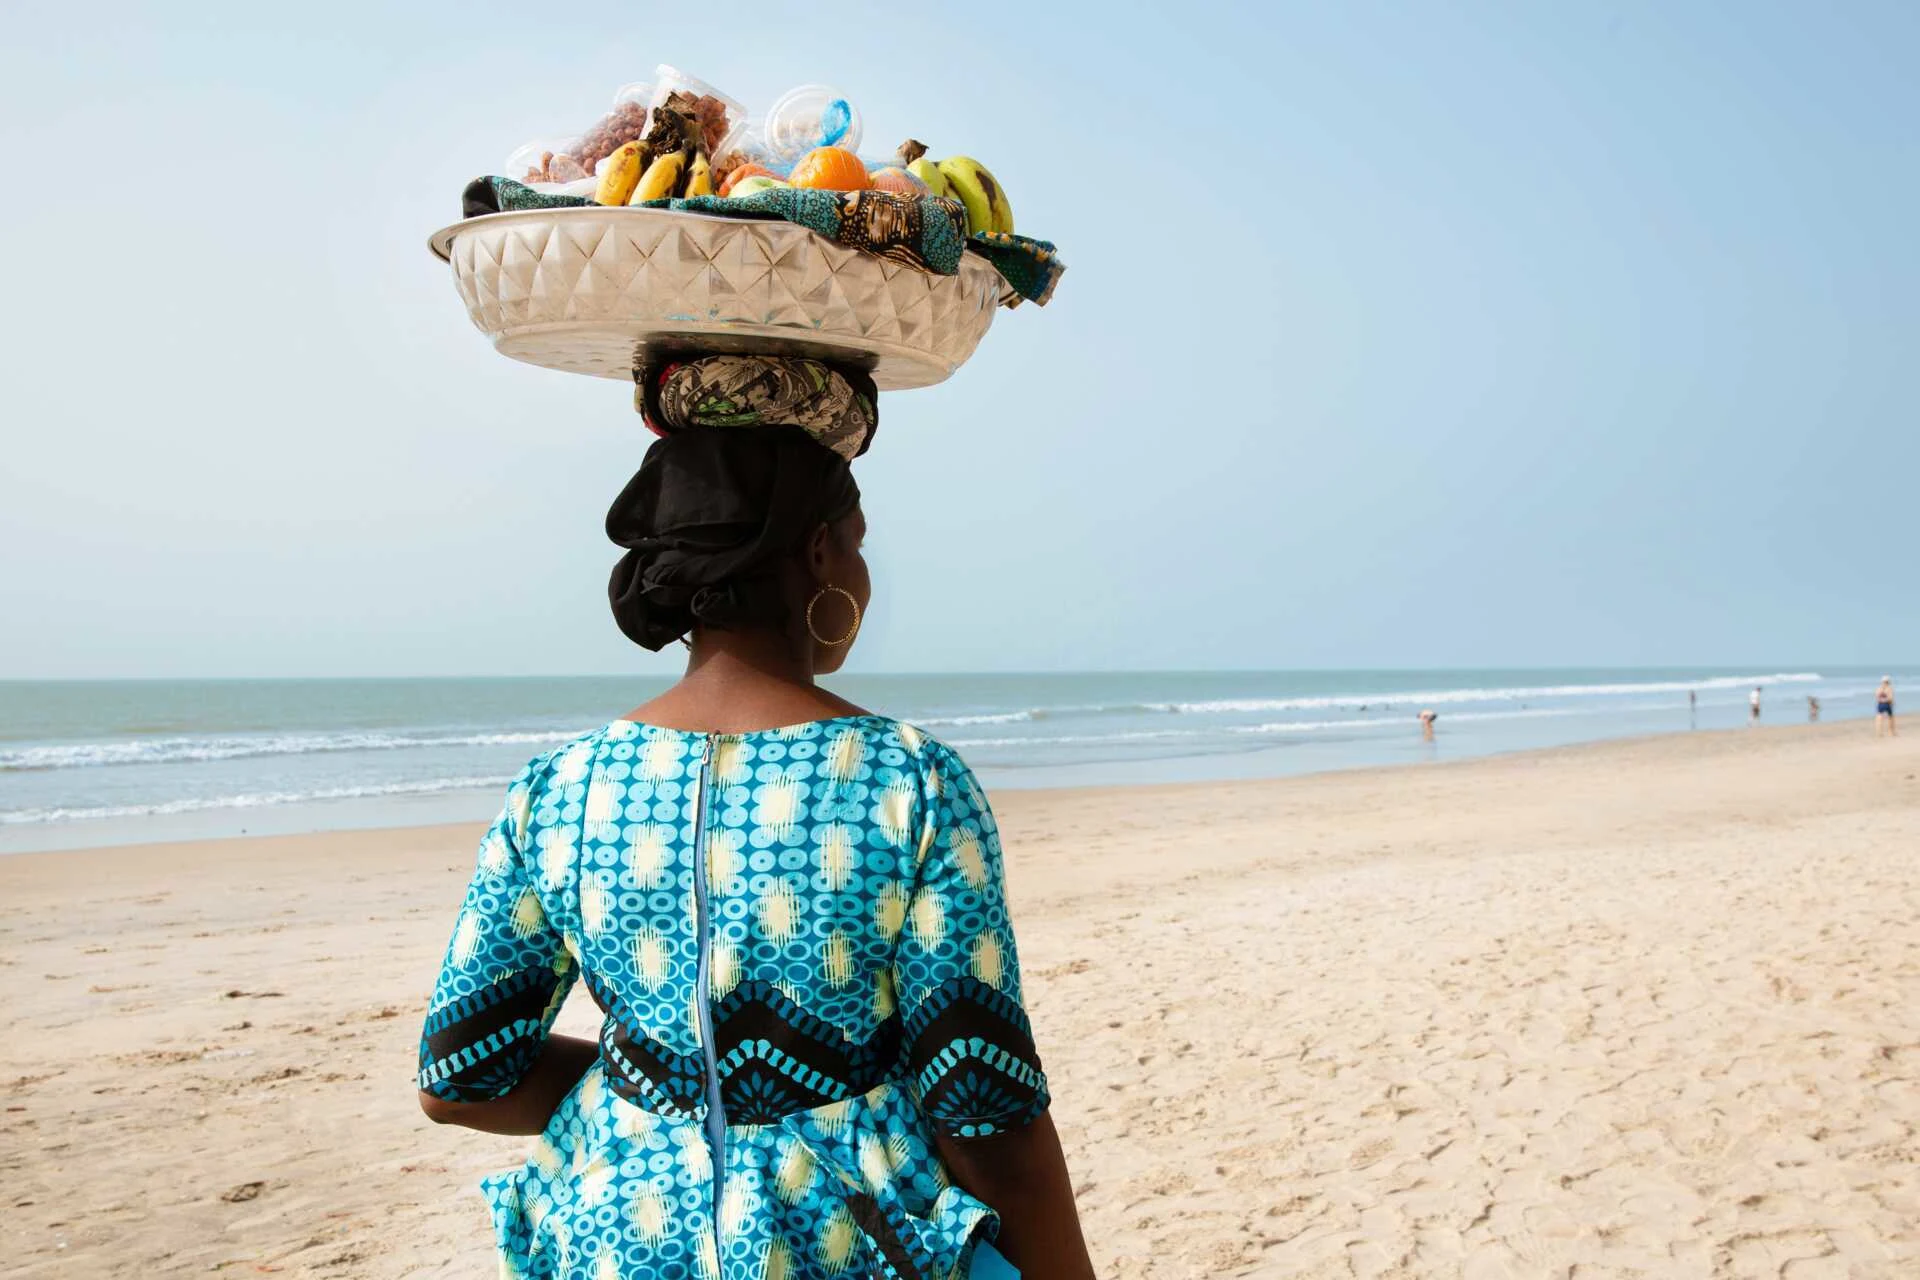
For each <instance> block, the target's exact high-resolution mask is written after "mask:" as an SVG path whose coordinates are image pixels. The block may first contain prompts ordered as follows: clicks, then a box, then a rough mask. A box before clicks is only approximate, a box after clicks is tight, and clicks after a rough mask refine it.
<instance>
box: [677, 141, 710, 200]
mask: <svg viewBox="0 0 1920 1280" xmlns="http://www.w3.org/2000/svg"><path fill="white" fill-rule="evenodd" d="M684 194H686V195H689V196H710V195H712V194H713V166H712V165H710V164H708V163H707V153H706V152H704V151H696V152H694V153H693V168H692V169H691V170H690V171H689V172H688V174H687V189H686V191H685V193H684Z"/></svg>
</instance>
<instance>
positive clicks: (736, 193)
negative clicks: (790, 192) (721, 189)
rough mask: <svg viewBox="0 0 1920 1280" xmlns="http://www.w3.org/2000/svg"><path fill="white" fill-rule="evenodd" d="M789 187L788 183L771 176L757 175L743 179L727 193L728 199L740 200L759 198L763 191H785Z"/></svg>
mask: <svg viewBox="0 0 1920 1280" xmlns="http://www.w3.org/2000/svg"><path fill="white" fill-rule="evenodd" d="M787 186H788V184H787V183H784V182H782V181H780V179H778V178H776V177H774V176H772V175H771V174H765V173H756V174H754V175H753V176H752V177H750V178H742V179H740V181H738V182H736V183H734V184H733V189H732V190H731V191H729V192H727V198H728V199H730V200H739V199H742V198H744V197H746V196H757V195H759V194H760V193H761V192H762V191H785V190H786V189H787Z"/></svg>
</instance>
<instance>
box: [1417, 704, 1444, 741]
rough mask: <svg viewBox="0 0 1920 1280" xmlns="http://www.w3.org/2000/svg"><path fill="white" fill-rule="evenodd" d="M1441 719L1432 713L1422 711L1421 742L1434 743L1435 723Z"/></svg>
mask: <svg viewBox="0 0 1920 1280" xmlns="http://www.w3.org/2000/svg"><path fill="white" fill-rule="evenodd" d="M1439 718H1440V717H1439V716H1437V715H1435V714H1434V713H1433V712H1432V711H1422V712H1421V713H1420V740H1421V741H1422V742H1432V741H1433V722H1434V721H1435V720H1438V719H1439Z"/></svg>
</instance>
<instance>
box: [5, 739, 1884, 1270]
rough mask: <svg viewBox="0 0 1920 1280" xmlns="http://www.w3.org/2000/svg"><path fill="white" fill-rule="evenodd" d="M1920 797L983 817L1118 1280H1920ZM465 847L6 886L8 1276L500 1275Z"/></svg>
mask: <svg viewBox="0 0 1920 1280" xmlns="http://www.w3.org/2000/svg"><path fill="white" fill-rule="evenodd" d="M1443 728H1444V726H1443ZM1917 776H1920V739H1917V738H1916V737H1911V736H1910V737H1907V738H1903V739H1900V740H1897V741H1892V742H1889V741H1876V740H1875V739H1874V738H1873V737H1872V735H1871V729H1870V728H1869V727H1868V726H1866V725H1863V724H1859V723H1854V724H1836V725H1829V726H1816V727H1808V728H1790V729H1774V728H1766V729H1761V730H1757V731H1753V732H1733V733H1718V734H1693V735H1674V736H1669V737H1663V738H1657V739H1645V740H1638V741H1630V742H1615V743H1605V744H1599V745H1594V746H1588V747H1580V748H1571V749H1564V750H1556V751H1550V752H1543V753H1535V754H1527V755H1515V756H1505V757H1499V758H1494V759H1487V760H1479V761H1471V762H1466V763H1461V764H1451V765H1439V766H1426V767H1410V768H1402V769H1384V770H1370V771H1360V772H1353V773H1343V774H1330V775H1322V776H1318V777H1309V778H1297V779H1290V780H1282V781H1273V782H1257V783H1228V784H1205V785H1190V786H1176V787H1162V788H1131V789H1125V790H1089V791H1058V792H1010V793H1007V794H1005V795H1003V796H1001V797H999V798H998V801H997V807H998V809H999V812H1000V817H1001V822H1002V825H1003V827H1004V830H1005V832H1006V836H1007V842H1008V863H1009V875H1010V879H1011V888H1012V893H1013V898H1014V905H1015V911H1016V918H1017V921H1018V924H1019V928H1020V940H1021V947H1022V960H1023V963H1024V966H1025V969H1026V973H1027V983H1028V992H1029V1000H1030V1005H1031V1008H1032V1012H1033V1015H1034V1020H1035V1024H1036V1028H1037V1031H1038V1034H1039V1038H1040V1044H1041V1048H1042V1051H1043V1053H1044V1054H1045V1056H1046V1061H1047V1066H1048V1069H1049V1073H1050V1075H1051V1077H1052V1080H1053V1086H1054V1094H1055V1098H1056V1105H1055V1115H1056V1117H1057V1118H1058V1121H1059V1124H1060V1127H1061V1129H1062V1132H1063V1134H1064V1135H1065V1137H1066V1140H1067V1143H1068V1149H1069V1155H1070V1157H1071V1159H1072V1161H1073V1165H1074V1168H1075V1170H1076V1173H1077V1175H1078V1180H1079V1194H1080V1203H1081V1207H1082V1212H1083V1214H1084V1218H1085V1222H1086V1226H1087V1230H1088V1236H1089V1239H1090V1241H1091V1243H1092V1247H1093V1252H1094V1257H1095V1260H1096V1262H1097V1263H1098V1265H1099V1267H1100V1271H1101V1274H1102V1275H1104V1276H1108V1277H1188V1276H1316V1277H1317V1276H1328V1277H1331V1276H1360V1277H1408V1276H1423V1277H1424V1276H1436V1277H1438V1276H1465V1277H1471V1278H1473V1280H1482V1278H1493V1277H1516V1278H1520V1277H1528V1278H1531V1277H1558V1278H1562V1280H1599V1278H1600V1277H1628V1276H1653V1277H1667V1276H1674V1277H1686V1276H1701V1277H1705V1276H1741V1277H1745V1276H1754V1277H1760V1276H1766V1277H1775V1276H1777V1277H1782V1278H1783V1280H1818V1278H1820V1277H1842V1276H1851V1277H1902V1276H1915V1275H1920V1133H1916V1126H1920V780H1916V779H1917ZM478 834H479V832H478V830H477V828H471V827H460V828H447V827H438V828H421V829H415V830H402V831H383V832H371V833H369V832H354V833H344V834H333V835H317V836H300V837H285V838H275V839H249V840H232V841H220V842H207V843H200V844H185V845H167V846H146V847H130V848H121V849H112V850H102V851H91V852H82V853H58V854H33V855H18V856H12V857H7V858H0V982H4V989H5V991H6V1001H5V1011H4V1014H0V1018H3V1019H4V1025H3V1027H0V1035H3V1036H4V1043H5V1046H6V1047H5V1050H4V1060H3V1061H4V1066H0V1084H3V1085H4V1092H5V1112H4V1115H3V1116H0V1135H3V1138H4V1141H0V1170H4V1173H5V1177H6V1181H7V1184H8V1185H7V1189H6V1193H5V1194H6V1201H5V1203H6V1213H5V1218H4V1240H5V1251H4V1254H3V1255H0V1257H3V1258H4V1261H0V1274H4V1275H8V1276H35V1277H41V1276H44V1277H93V1276H114V1277H121V1276H126V1277H132V1276H142V1277H144V1276H156V1275H175V1274H180V1275H184V1274H189V1273H196V1274H198V1273H207V1272H218V1273H220V1274H223V1275H254V1274H278V1275H286V1276H316V1277H361V1276H364V1277H382V1278H384V1277H400V1276H470V1277H479V1276H491V1275H492V1274H494V1271H493V1262H492V1259H491V1255H490V1249H489V1242H488V1238H487V1232H486V1228H485V1221H484V1212H483V1209H482V1206H481V1203H480V1201H479V1198H478V1196H477V1194H476V1193H475V1192H474V1190H473V1184H474V1182H475V1180H476V1179H477V1178H478V1177H479V1176H480V1175H481V1174H482V1173H483V1172H484V1171H487V1170H490V1169H493V1168H497V1167H501V1166H505V1165H508V1164H511V1163H515V1162H516V1161H517V1160H518V1158H519V1157H518V1154H517V1153H518V1152H519V1150H520V1149H521V1143H520V1142H518V1141H516V1140H508V1139H495V1138H487V1137H483V1136H480V1135H476V1134H471V1133H465V1132H459V1131H452V1130H444V1129H436V1128H434V1127H432V1126H430V1125H429V1124H427V1123H426V1122H425V1120H424V1119H422V1117H421V1116H420V1114H419V1111H418V1109H417V1107H416V1106H415V1103H414V1098H413V1092H412V1086H411V1072H412V1065H413V1058H414V1052H415V1045H416V1036H417V1030H418V1020H419V1016H420V1013H421V1011H422V1006H423V1002H424V1000H425V997H426V993H427V987H428V985H429V983H430V981H431V979H432V976H433V971H434V965H435V962H436V960H437V958H438V955H439V951H440V948H441V947H442V946H443V944H444V941H445V937H446V930H447V929H448V928H449V926H450V923H451V920H452V916H453V912H454V908H455V905H456V903H457V900H458V897H459V893H460V889H461V886H462V884H463V882H464V880H465V877H466V875H467V874H468V871H469V868H470V863H471V857H472V853H471V848H472V844H473V841H474V840H475V839H476V838H477V836H478ZM591 1025H592V1021H591V1007H590V1005H589V1004H588V1002H587V1001H586V1000H585V997H584V993H578V992H577V993H576V995H575V999H574V1001H573V1004H572V1005H571V1006H570V1007H569V1008H568V1010H567V1012H566V1013H565V1014H564V1015H563V1020H562V1027H563V1029H572V1030H576V1031H580V1030H586V1029H588V1028H590V1027H591Z"/></svg>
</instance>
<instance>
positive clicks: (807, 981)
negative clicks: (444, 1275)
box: [420, 716, 1048, 1280]
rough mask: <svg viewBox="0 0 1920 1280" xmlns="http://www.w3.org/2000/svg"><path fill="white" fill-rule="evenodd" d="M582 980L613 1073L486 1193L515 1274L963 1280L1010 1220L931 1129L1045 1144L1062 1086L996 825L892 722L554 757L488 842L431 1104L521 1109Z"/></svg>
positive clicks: (652, 737) (454, 973) (957, 766)
mask: <svg viewBox="0 0 1920 1280" xmlns="http://www.w3.org/2000/svg"><path fill="white" fill-rule="evenodd" d="M696 851H699V855H700V856H696ZM580 979H584V980H585V982H586V985H587V990H588V991H589V992H590V993H591V994H592V996H593V999H594V1001H595V1002H596V1003H597V1004H598V1005H599V1006H600V1009H601V1010H602V1012H603V1013H604V1014H605V1020H604V1023H603V1025H602V1028H601V1032H600V1056H599V1059H598V1061H597V1062H596V1063H595V1064H594V1066H593V1067H592V1068H591V1069H590V1070H589V1071H588V1072H587V1074H586V1075H585V1077H584V1078H582V1080H581V1081H580V1083H579V1085H578V1086H577V1087H575V1089H574V1090H573V1091H572V1093H570V1094H569V1095H568V1097H567V1098H566V1100H565V1101H564V1102H562V1103H561V1104H560V1106H559V1107H558V1109H556V1110H555V1112H554V1115H553V1119H552V1121H551V1122H550V1123H549V1124H548V1126H547V1129H546V1132H545V1133H544V1134H542V1135H541V1137H540V1139H539V1141H538V1142H537V1143H536V1145H535V1146H534V1149H533V1153H532V1156H531V1158H530V1159H529V1160H528V1161H527V1163H526V1164H525V1165H524V1166H523V1167H521V1168H520V1169H517V1170H514V1171H512V1172H510V1173H504V1174H499V1175H495V1176H493V1177H491V1178H489V1179H487V1180H486V1181H485V1182H484V1183H482V1189H483V1191H484V1192H485V1194H486V1197H487V1201H488V1204H489V1206H490V1207H491V1210H492V1214H493V1223H494V1229H495V1233H496V1235H497V1237H498V1242H499V1249H500V1255H501V1259H502V1274H503V1275H504V1276H509V1277H521V1276H525V1277H549V1276H553V1277H581V1278H582V1280H639V1278H640V1277H645V1278H646V1280H683V1278H684V1280H815V1278H816V1277H818V1278H821V1280H825V1278H827V1277H843V1278H847V1280H858V1278H861V1277H883V1278H885V1280H949V1277H953V1276H959V1275H965V1274H966V1270H967V1268H968V1266H969V1265H970V1264H971V1262H972V1255H973V1252H974V1246H975V1242H976V1241H978V1240H983V1239H991V1238H992V1236H993V1235H994V1233H995V1232H996V1231H997V1229H998V1221H997V1219H996V1218H995V1217H994V1215H993V1211H992V1210H991V1209H989V1208H988V1207H987V1206H986V1205H984V1204H982V1203H981V1202H980V1201H978V1200H976V1199H974V1198H973V1197H972V1196H970V1195H968V1194H967V1193H966V1192H965V1191H963V1190H961V1189H960V1188H958V1187H955V1186H952V1185H951V1184H950V1183H949V1181H948V1178H947V1174H946V1170H945V1168H944V1167H943V1165H942V1163H941V1160H940V1158H939V1155H938V1154H937V1151H936V1148H935V1146H934V1135H936V1134H942V1135H950V1136H954V1137H962V1138H964V1137H981V1136H988V1135H992V1134H996V1133H1001V1132H1004V1131H1007V1130H1010V1129H1015V1128H1018V1127H1020V1126H1022V1125H1025V1124H1028V1123H1030V1122H1031V1121H1032V1120H1033V1119H1035V1118H1036V1117H1037V1116H1038V1115H1040V1113H1041V1112H1043V1111H1044V1110H1045V1109H1046V1107H1047V1101H1048V1099H1047V1086H1046V1079H1045V1077H1044V1076H1043V1075H1042V1074H1041V1070H1040V1060H1039V1057H1038V1055H1037V1054H1036V1053H1035V1051H1034V1045H1033V1037H1032V1033H1031V1030H1030V1028H1029V1025H1028V1022H1027V1017H1026V1014H1025V1012H1024V1010H1023V1009H1022V1006H1021V999H1020V973H1019V966H1018V963H1017V962H1016V960H1015V956H1014V943H1013V933H1012V930H1011V927H1010V925H1009V923H1008V919H1007V907H1006V899H1005V894H1004V891H1003V886H1002V879H1001V861H1000V843H999V837H998V833H997V831H996V829H995V826H994V821H993V815H992V813H991V812H990V811H989V810H988V807H987V803H986V800H985V798H984V797H983V796H982V794H981V792H980V789H979V786H978V784H977V783H976V782H975V780H974V777H973V774H972V773H971V772H970V771H969V770H968V769H967V767H966V765H965V764H963V763H962V762H961V760H960V758H959V757H958V756H957V755H955V754H954V753H953V752H952V751H951V750H950V749H949V748H947V747H945V746H943V745H942V744H940V743H939V742H936V741H934V740H933V739H931V738H929V737H927V736H925V735H924V734H922V733H920V732H918V731H916V730H915V729H913V728H912V727H910V726H908V725H905V724H900V723H898V722H896V721H893V720H887V719H883V718H881V717H877V716H846V717H840V718H837V719H831V720H821V721H815V722H812V723H808V724H801V725H794V726H792V727H789V728H783V729H769V730H764V731H760V732H754V733H743V734H698V733H688V732H683V731H680V730H672V729H660V728H656V727H653V726H650V725H643V724H638V723H635V722H633V721H628V720H616V721H614V722H613V723H612V724H610V725H608V726H607V727H606V728H604V729H600V730H598V731H596V732H594V733H591V734H588V735H586V736H585V737H583V738H580V739H578V740H576V741H574V742H572V743H569V744H568V745H567V746H565V747H562V748H560V749H559V750H557V751H554V752H552V753H550V754H548V755H544V756H541V757H539V758H537V759H535V760H534V761H533V762H532V763H530V764H529V765H528V766H527V768H526V769H525V770H524V771H523V772H522V773H521V774H520V776H519V777H518V778H516V779H515V780H514V782H513V784H512V786H511V787H510V788H509V790H508V793H507V802H506V806H505V808H504V810H503V811H502V813H501V814H500V817H499V819H498V820H497V821H495V822H494V824H493V826H492V827H491V828H490V829H489V830H488V832H487V834H486V836H485V838H484V839H483V840H482V841H481V844H480V856H479V865H478V868H477V870H476V871H475V874H474V877H473V881H472V883H471V885H469V887H468V889H467V893H466V898H465V901H464V903H463V904H462V906H461V910H460V917H459V920H458V923H457V924H456V925H455V928H454V931H453V939H452V941H451V942H450V943H449V945H448V947H447V954H446V959H445V961H444V962H443V964H442V967H441V971H440V978H439V981H438V983H437V984H436V986H435V988H434V993H433V999H432V1004H431V1006H430V1007H429V1009H428V1012H427V1018H426V1025H425V1028H424V1030H423V1032H422V1035H421V1041H420V1087H421V1088H422V1089H424V1090H427V1091H428V1092H430V1093H432V1094H434V1095H435V1096H437V1097H441V1098H446V1099H449V1100H452V1101H459V1102H471V1101H479V1100H483V1099H488V1098H497V1097H499V1096H501V1095H502V1094H504V1093H506V1092H507V1091H508V1090H509V1089H511V1088H513V1086H514V1085H515V1084H516V1083H517V1082H518V1081H519V1080H520V1078H521V1077H522V1075H524V1074H525V1072H526V1070H527V1068H528V1067H529V1066H530V1065H531V1064H532V1062H533V1061H534V1059H535V1058H536V1057H537V1056H538V1054H539V1052H540V1048H541V1045H542V1043H543V1042H544V1040H545V1039H546V1036H547V1033H548V1030H549V1028H550V1027H551V1026H552V1024H553V1019H554V1015H555V1014H556V1013H557V1012H558V1011H559V1009H560V1004H561V1001H562V1000H563V999H565V997H566V994H567V992H568V990H569V989H571V988H572V986H573V984H574V983H575V981H576V980H580Z"/></svg>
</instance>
